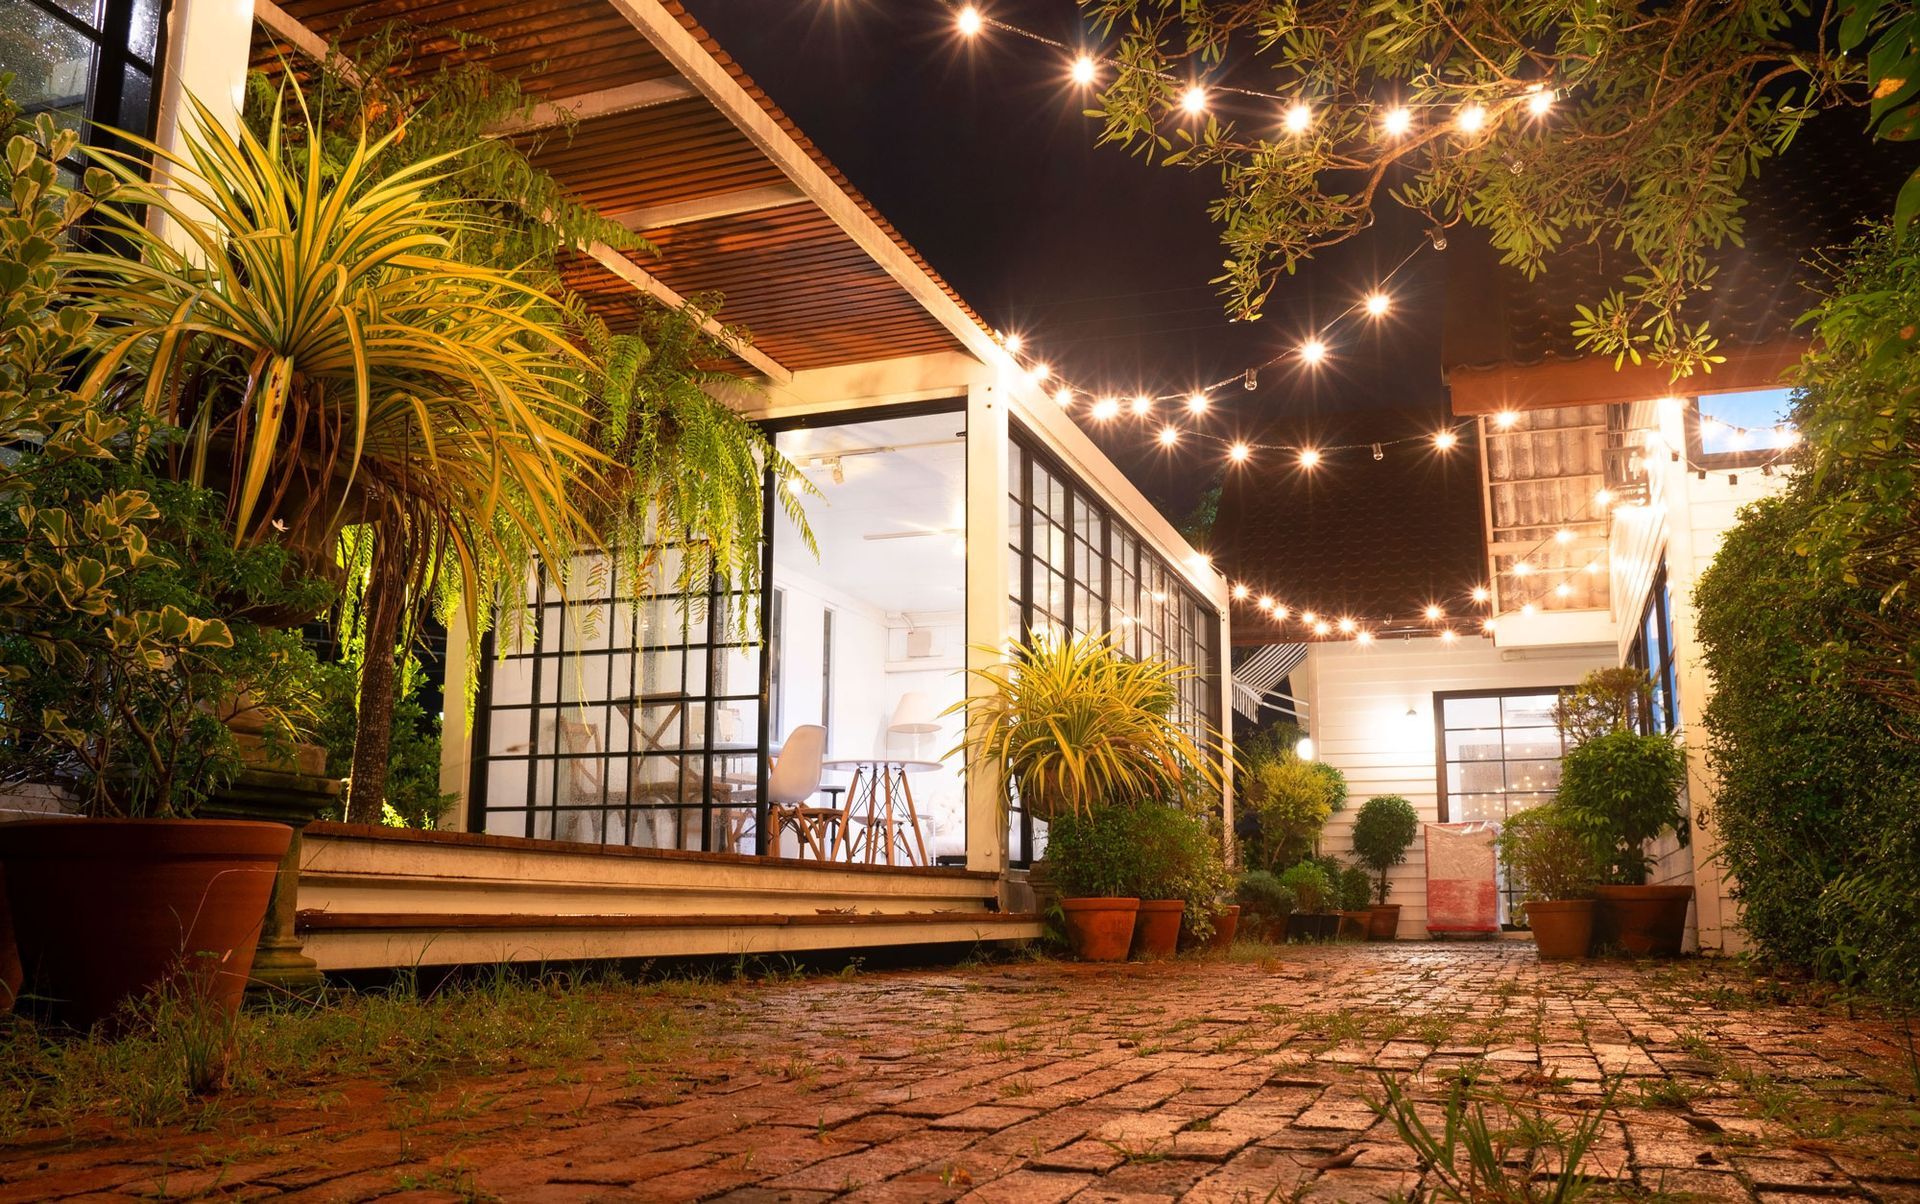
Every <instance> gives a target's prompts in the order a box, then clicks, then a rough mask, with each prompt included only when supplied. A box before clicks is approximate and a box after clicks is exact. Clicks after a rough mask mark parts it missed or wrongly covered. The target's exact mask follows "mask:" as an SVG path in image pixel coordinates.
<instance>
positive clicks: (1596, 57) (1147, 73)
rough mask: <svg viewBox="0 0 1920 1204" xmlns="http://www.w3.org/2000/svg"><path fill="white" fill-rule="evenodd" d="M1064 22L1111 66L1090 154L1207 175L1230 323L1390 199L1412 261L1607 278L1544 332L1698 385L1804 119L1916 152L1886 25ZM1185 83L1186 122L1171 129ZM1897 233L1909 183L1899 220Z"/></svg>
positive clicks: (1489, 7)
mask: <svg viewBox="0 0 1920 1204" xmlns="http://www.w3.org/2000/svg"><path fill="white" fill-rule="evenodd" d="M1083 5H1084V7H1085V8H1086V9H1087V11H1088V14H1089V16H1090V17H1091V18H1092V19H1093V22H1094V24H1095V27H1096V29H1097V30H1098V31H1099V32H1101V33H1102V34H1103V35H1105V36H1108V37H1109V38H1111V39H1112V44H1111V46H1110V48H1109V52H1108V54H1109V58H1110V59H1111V61H1112V62H1113V63H1114V64H1116V71H1115V74H1114V77H1113V78H1112V80H1111V82H1110V83H1109V85H1108V86H1107V87H1106V88H1105V90H1104V91H1103V92H1102V93H1101V94H1100V96H1099V99H1098V101H1097V108H1096V109H1095V110H1094V115H1095V116H1098V117H1099V118H1101V120H1102V122H1103V125H1102V130H1101V135H1100V138H1101V141H1102V142H1105V143H1116V144H1119V145H1122V146H1126V147H1128V148H1130V149H1132V150H1134V151H1136V152H1137V153H1140V154H1143V155H1146V156H1148V157H1153V158H1158V159H1160V160H1161V161H1163V162H1167V163H1183V164H1186V165H1189V166H1193V167H1198V168H1206V169H1211V170H1218V171H1219V172H1220V175H1221V179H1222V181H1223V190H1222V195H1221V196H1220V198H1219V199H1218V200H1217V201H1215V202H1214V204H1213V207H1212V213H1213V216H1214V218H1215V220H1216V221H1217V222H1218V223H1219V224H1220V226H1221V227H1222V241H1223V243H1224V244H1225V247H1226V250H1227V260H1226V270H1225V272H1224V273H1223V274H1222V275H1221V276H1220V277H1218V278H1217V281H1216V282H1217V283H1219V284H1220V285H1221V286H1222V290H1223V292H1224V294H1225V296H1226V298H1227V304H1228V308H1229V310H1230V312H1231V313H1232V314H1233V315H1234V316H1235V317H1239V318H1254V317H1257V316H1259V314H1260V311H1261V308H1262V306H1263V304H1264V303H1265V301H1266V300H1267V298H1268V296H1269V294H1270V293H1271V292H1272V290H1273V288H1274V286H1275V285H1276V283H1277V282H1278V281H1279V280H1280V279H1281V278H1282V277H1283V276H1285V275H1287V274H1289V273H1291V272H1293V271H1294V270H1296V269H1297V268H1298V267H1299V265H1300V264H1301V263H1302V262H1303V261H1305V260H1307V259H1310V258H1311V257H1312V256H1313V254H1314V253H1315V252H1316V251H1318V250H1320V249H1322V248H1324V247H1327V246H1330V245H1332V244H1334V243H1338V242H1341V241H1343V240H1345V239H1347V238H1351V237H1352V236H1354V235H1355V234H1357V233H1359V232H1360V231H1362V230H1365V229H1367V228H1368V227H1369V226H1370V225H1371V224H1372V223H1373V220H1374V216H1375V210H1376V208H1377V207H1378V206H1379V205H1380V204H1381V203H1382V202H1383V201H1384V200H1386V199H1389V198H1390V199H1391V200H1393V201H1394V202H1396V203H1398V204H1400V205H1403V206H1406V207H1407V208H1410V209H1413V210H1415V211H1417V212H1418V213H1420V214H1422V215H1423V216H1424V217H1425V219H1426V220H1427V222H1428V223H1430V226H1431V228H1432V230H1433V231H1434V233H1435V236H1436V238H1437V237H1440V236H1442V235H1443V233H1444V231H1446V230H1447V229H1449V228H1451V227H1453V226H1456V225H1460V224H1463V223H1464V224H1466V225H1468V226H1473V227H1478V228H1480V229H1482V230H1484V231H1485V232H1486V233H1487V235H1488V237H1489V239H1490V240H1491V242H1492V244H1493V246H1494V247H1495V248H1496V249H1497V250H1498V251H1499V252H1500V254H1501V256H1502V259H1503V262H1505V263H1506V264H1508V265H1510V266H1512V267H1514V268H1516V269H1518V270H1520V271H1522V272H1524V273H1526V274H1528V275H1529V276H1531V275H1534V274H1536V273H1539V272H1541V271H1543V270H1544V269H1545V268H1546V266H1547V263H1548V260H1549V259H1550V258H1551V257H1552V256H1553V255H1554V254H1556V253H1557V252H1561V251H1564V250H1567V249H1569V248H1573V247H1578V246H1590V247H1593V248H1596V249H1605V250H1606V251H1608V252H1611V253H1615V258H1614V262H1615V263H1616V264H1617V265H1618V269H1617V271H1616V279H1615V280H1614V281H1612V282H1611V286H1610V287H1609V289H1608V291H1606V292H1605V293H1604V294H1603V295H1599V296H1595V297H1593V298H1591V299H1590V301H1589V302H1588V303H1587V304H1585V305H1582V306H1581V307H1579V309H1578V311H1577V312H1575V313H1569V314H1568V315H1567V318H1568V320H1569V321H1570V322H1571V323H1572V326H1573V330H1574V333H1575V334H1576V336H1577V337H1578V339H1579V342H1580V344H1581V346H1582V347H1584V348H1585V349H1587V350H1589V351H1592V352H1594V353H1597V354H1604V355H1609V356H1612V357H1614V358H1615V360H1616V362H1620V361H1624V360H1628V359H1631V360H1632V361H1634V362H1635V363H1638V362H1641V360H1643V359H1650V360H1652V361H1653V362H1656V363H1660V364H1664V365H1667V366H1668V367H1670V368H1671V370H1672V371H1673V372H1674V374H1675V375H1676V376H1681V375H1686V374H1689V373H1692V372H1695V371H1710V370H1711V367H1712V364H1713V363H1714V362H1715V361H1716V358H1717V357H1716V354H1715V346H1716V340H1715V338H1714V336H1713V334H1712V333H1711V332H1710V331H1709V330H1708V329H1707V326H1706V323H1705V322H1703V321H1696V320H1694V319H1693V317H1692V316H1690V314H1689V310H1688V301H1689V299H1690V298H1692V297H1694V296H1695V295H1696V294H1698V293H1700V292H1702V291H1704V290H1707V289H1710V288H1711V287H1712V286H1713V275H1714V269H1713V266H1712V263H1711V260H1710V253H1711V252H1712V251H1713V250H1714V249H1715V248H1718V247H1720V246H1722V245H1724V244H1727V243H1729V242H1731V243H1735V244H1737V243H1738V241H1739V238H1740V232H1741V227H1742V218H1741V212H1740V210H1741V200H1740V195H1739V194H1740V189H1741V186H1742V185H1743V184H1744V183H1745V182H1746V181H1747V180H1748V179H1750V178H1751V177H1752V176H1753V175H1754V174H1755V173H1756V172H1758V171H1761V170H1763V169H1764V164H1765V162H1766V160H1768V159H1769V158H1772V157H1773V156H1775V155H1777V154H1778V153H1780V152H1781V151H1782V150H1783V149H1784V148H1785V147H1786V146H1787V145H1788V144H1789V143H1790V142H1791V141H1792V139H1793V138H1794V136H1795V134H1796V133H1798V132H1799V130H1800V129H1801V127H1802V126H1804V125H1805V124H1806V122H1807V121H1808V120H1809V119H1810V118H1812V117H1813V116H1814V115H1815V114H1816V113H1818V112H1819V111H1821V110H1823V109H1829V108H1835V107H1840V106H1849V105H1852V106H1865V107H1866V109H1867V111H1866V113H1864V114H1863V120H1864V121H1869V122H1871V123H1872V126H1873V128H1874V130H1875V132H1876V134H1878V135H1879V136H1881V137H1885V138H1892V139H1910V138H1913V137H1916V136H1920V122H1917V121H1916V116H1917V115H1920V108H1917V107H1916V103H1915V99H1916V96H1920V57H1917V56H1916V50H1915V43H1916V35H1917V34H1920V16H1916V13H1915V11H1914V10H1913V8H1912V6H1911V5H1907V4H1901V3H1898V2H1897V0H1855V2H1853V3H1845V4H1837V3H1831V2H1829V3H1827V4H1826V5H1824V6H1823V7H1819V8H1814V7H1810V6H1809V5H1807V4H1805V3H1801V2H1799V0H1762V2H1754V3H1744V4H1736V5H1711V4H1698V3H1681V4H1670V5H1637V4H1623V5H1612V4H1598V5H1563V4H1553V3H1544V2H1542V0H1474V2H1471V3H1463V4H1453V3H1439V2H1436V0H1383V2H1381V3H1375V4H1350V3H1345V2H1344V0H1083ZM1863 50H1864V51H1865V53H1864V54H1863V53H1861V52H1862V51H1863ZM1249 59H1251V60H1252V63H1251V64H1250V63H1249V62H1248V60H1249ZM1210 83H1213V84H1218V85H1219V87H1218V88H1216V89H1215V90H1213V91H1212V92H1210V93H1209V96H1210V98H1211V100H1210V103H1209V105H1208V106H1207V107H1205V108H1204V109H1202V111H1201V112H1198V113H1196V112H1193V111H1190V110H1189V108H1188V107H1187V106H1185V105H1183V104H1182V100H1183V98H1184V96H1185V95H1186V93H1187V92H1188V90H1189V89H1190V88H1193V87H1195V86H1196V85H1198V86H1202V87H1205V86H1206V85H1208V84H1210ZM1236 86H1237V87H1244V88H1249V89H1254V90H1258V91H1260V92H1264V93H1270V94H1275V95H1278V96H1281V97H1285V98H1288V101H1287V106H1288V107H1281V106H1277V105H1276V104H1275V103H1274V102H1273V101H1272V100H1268V99H1265V98H1258V99H1256V98H1251V97H1247V96H1245V95H1244V94H1236V93H1235V92H1233V91H1232V88H1233V87H1236ZM1214 102H1217V103H1214ZM1395 110H1400V111H1401V114H1400V115H1398V116H1390V115H1393V114H1394V113H1395ZM1403 122H1404V125H1403V124H1402V123H1403ZM1917 209H1920V175H1917V176H1916V177H1915V180H1913V181H1909V183H1908V185H1907V187H1906V189H1905V190H1904V191H1903V192H1902V194H1901V200H1900V215H1901V220H1902V221H1904V220H1905V218H1906V217H1907V216H1908V215H1910V214H1911V213H1912V212H1914V211H1915V210H1917Z"/></svg>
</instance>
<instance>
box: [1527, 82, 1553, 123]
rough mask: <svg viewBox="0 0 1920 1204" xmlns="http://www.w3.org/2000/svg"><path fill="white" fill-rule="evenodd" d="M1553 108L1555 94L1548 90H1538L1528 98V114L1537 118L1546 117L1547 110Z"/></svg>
mask: <svg viewBox="0 0 1920 1204" xmlns="http://www.w3.org/2000/svg"><path fill="white" fill-rule="evenodd" d="M1552 107H1553V92H1552V91H1551V90H1550V89H1547V88H1539V89H1536V90H1535V91H1534V93H1533V95H1531V96H1529V97H1527V112H1529V113H1532V114H1533V115H1534V116H1535V117H1545V116H1546V115H1547V110H1548V109H1551V108H1552Z"/></svg>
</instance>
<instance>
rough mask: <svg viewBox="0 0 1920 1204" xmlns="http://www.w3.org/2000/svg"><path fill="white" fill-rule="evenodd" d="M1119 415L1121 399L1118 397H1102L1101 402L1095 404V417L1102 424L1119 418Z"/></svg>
mask: <svg viewBox="0 0 1920 1204" xmlns="http://www.w3.org/2000/svg"><path fill="white" fill-rule="evenodd" d="M1119 413H1120V399H1119V398H1117V397H1102V398H1101V399H1100V400H1099V401H1096V402H1094V403H1093V416H1094V417H1095V418H1098V419H1099V420H1100V421H1102V422H1105V421H1107V420H1108V419H1110V418H1113V417H1115V416H1117V415H1118V414H1119Z"/></svg>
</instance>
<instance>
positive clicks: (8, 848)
mask: <svg viewBox="0 0 1920 1204" xmlns="http://www.w3.org/2000/svg"><path fill="white" fill-rule="evenodd" d="M292 837H293V829H292V828H289V827H288V826H287V825H285V824H267V823H254V822H250V821H245V820H217V819H128V820H110V819H92V820H73V819H62V820H29V821H26V822H22V823H11V824H4V825H0V872H4V874H5V876H6V889H7V900H8V903H9V905H10V908H11V911H12V913H13V925H14V932H15V936H16V937H17V939H18V941H19V946H20V961H21V964H22V965H23V966H24V967H25V969H26V973H27V979H28V982H29V983H30V984H31V989H32V990H33V991H34V992H35V993H36V994H37V995H39V996H40V997H42V998H45V999H47V1000H48V1001H49V1003H48V1008H49V1010H50V1011H51V1012H52V1014H53V1015H54V1017H55V1018H56V1019H58V1020H62V1021H64V1022H66V1023H68V1024H72V1025H76V1026H82V1027H84V1026H87V1025H91V1024H93V1023H94V1022H96V1021H99V1020H103V1019H106V1018H108V1017H110V1016H111V1015H112V1014H113V1013H114V1011H115V1009H117V1008H118V1007H119V1006H120V1004H121V1003H122V1002H124V1001H125V1000H127V999H130V998H134V997H137V996H139V995H143V994H145V993H147V992H149V991H151V990H153V989H154V988H155V987H157V986H159V985H161V984H163V983H167V982H169V981H171V982H174V983H177V984H179V985H180V986H182V988H183V989H186V990H190V991H196V992H199V993H201V994H203V995H204V996H205V997H206V998H207V999H208V1000H210V1001H211V1002H212V1003H213V1004H214V1005H215V1006H217V1007H219V1008H221V1009H223V1010H225V1011H227V1012H229V1013H230V1012H232V1011H233V1010H234V1009H236V1008H238V1007H239V1006H240V997H241V994H242V992H244V991H245V990H246V986H247V975H248V973H249V972H250V971H251V970H252V968H253V951H254V946H255V945H256V944H257V943H258V942H259V940H260V925H261V921H262V919H263V918H264V917H265V915H266V910H267V897H268V895H269V894H271V892H272V890H273V884H274V877H275V875H276V873H277V872H278V870H279V866H280V859H281V858H282V857H283V856H284V855H285V854H286V851H287V843H288V841H290V840H291V839H292Z"/></svg>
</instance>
